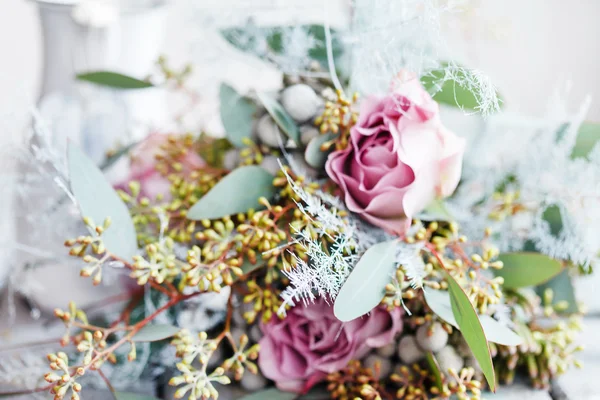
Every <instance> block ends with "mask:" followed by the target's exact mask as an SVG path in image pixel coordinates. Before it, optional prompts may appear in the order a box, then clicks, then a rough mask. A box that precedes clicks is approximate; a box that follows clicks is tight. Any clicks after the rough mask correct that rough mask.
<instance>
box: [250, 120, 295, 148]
mask: <svg viewBox="0 0 600 400" xmlns="http://www.w3.org/2000/svg"><path fill="white" fill-rule="evenodd" d="M256 133H257V136H258V139H259V140H260V142H261V143H262V144H265V145H267V146H269V147H274V148H279V147H280V146H281V145H285V142H286V140H287V139H286V138H285V136H283V134H282V133H281V132H280V131H279V127H278V126H277V124H276V123H275V121H273V118H271V116H270V115H269V114H265V115H263V116H262V117H261V118H260V120H258V124H257V126H256Z"/></svg>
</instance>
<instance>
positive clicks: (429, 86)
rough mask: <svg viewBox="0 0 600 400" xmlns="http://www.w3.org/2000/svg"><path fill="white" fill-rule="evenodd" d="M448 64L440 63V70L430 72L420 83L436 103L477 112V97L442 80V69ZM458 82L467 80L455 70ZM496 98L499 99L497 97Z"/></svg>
mask: <svg viewBox="0 0 600 400" xmlns="http://www.w3.org/2000/svg"><path fill="white" fill-rule="evenodd" d="M447 66H448V63H442V66H441V68H440V69H437V70H433V71H430V72H429V73H428V74H426V75H424V76H423V77H421V83H422V84H423V87H425V89H426V90H427V91H428V92H430V93H432V97H433V99H434V100H435V101H437V102H438V103H443V104H446V105H449V106H452V107H459V108H462V109H466V110H478V109H479V101H477V96H475V93H473V92H472V91H471V90H469V89H468V88H466V87H463V86H461V85H460V84H459V83H458V82H457V81H456V80H444V77H445V72H444V68H446V67H447ZM456 74H458V75H459V76H458V77H459V80H460V81H462V80H463V79H467V78H468V77H467V76H465V72H464V71H461V70H459V69H458V68H457V69H456ZM498 97H500V96H499V95H498Z"/></svg>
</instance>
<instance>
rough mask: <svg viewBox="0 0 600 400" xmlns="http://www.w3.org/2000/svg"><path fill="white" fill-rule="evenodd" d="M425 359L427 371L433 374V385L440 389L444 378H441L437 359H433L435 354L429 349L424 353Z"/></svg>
mask: <svg viewBox="0 0 600 400" xmlns="http://www.w3.org/2000/svg"><path fill="white" fill-rule="evenodd" d="M425 360H426V361H427V366H428V367H429V371H431V373H432V374H433V378H434V382H435V386H437V387H438V389H440V390H441V389H442V387H443V386H444V380H443V378H442V373H441V371H440V365H439V364H438V362H437V360H436V359H435V356H434V355H433V353H432V352H430V351H428V352H427V353H425Z"/></svg>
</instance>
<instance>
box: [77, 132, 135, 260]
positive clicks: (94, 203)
mask: <svg viewBox="0 0 600 400" xmlns="http://www.w3.org/2000/svg"><path fill="white" fill-rule="evenodd" d="M68 165H69V175H70V180H71V190H72V191H73V194H74V195H75V199H76V200H77V203H78V204H79V210H80V211H81V215H82V216H84V217H89V218H91V219H92V220H93V221H94V223H95V224H97V225H102V223H103V222H104V220H105V219H106V218H109V217H110V219H111V225H110V227H109V228H108V229H106V230H105V231H104V233H103V234H102V240H103V242H104V245H105V246H106V249H107V250H108V251H109V252H110V253H111V254H113V255H115V256H116V257H118V258H121V259H123V260H127V261H129V260H131V259H132V258H133V256H135V255H136V254H137V252H138V248H137V237H136V232H135V227H134V225H133V220H132V219H131V215H130V214H129V210H128V209H127V206H126V205H125V203H123V201H122V200H121V198H120V197H119V195H118V194H117V192H115V190H114V189H113V187H112V186H111V185H110V184H109V183H108V181H107V180H106V178H105V177H104V175H103V174H102V171H100V169H99V168H98V167H97V166H96V165H95V164H94V162H93V161H92V160H90V159H89V157H87V156H86V155H85V154H84V153H83V152H82V151H81V150H80V149H79V148H78V147H77V146H75V145H73V144H71V143H69V146H68Z"/></svg>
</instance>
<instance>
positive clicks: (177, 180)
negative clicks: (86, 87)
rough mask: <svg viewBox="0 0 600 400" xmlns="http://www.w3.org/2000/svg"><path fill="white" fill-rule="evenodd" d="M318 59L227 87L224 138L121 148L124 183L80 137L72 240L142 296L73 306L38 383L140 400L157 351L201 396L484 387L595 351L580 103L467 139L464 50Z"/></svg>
mask: <svg viewBox="0 0 600 400" xmlns="http://www.w3.org/2000/svg"><path fill="white" fill-rule="evenodd" d="M310 29H314V28H310ZM310 29H309V31H310ZM231 33H232V32H231V31H230V32H228V34H229V36H228V37H230V38H233V39H231V40H232V42H234V44H235V40H234V39H235V36H231ZM326 33H327V29H325V34H326ZM275 35H279V37H280V39H281V35H282V33H281V32H279V31H276V32H275ZM271 50H273V49H271ZM330 59H331V57H330ZM308 68H309V70H310V71H311V72H313V74H308V75H306V74H305V75H302V74H285V75H284V78H283V85H282V86H283V89H281V90H280V91H278V92H277V93H263V92H260V93H256V92H252V93H249V94H247V95H241V94H239V93H237V91H236V90H235V89H234V88H233V87H231V86H229V85H226V84H222V85H221V88H220V93H219V96H220V101H221V106H220V107H221V108H220V114H221V119H222V122H223V125H224V128H225V131H226V137H225V138H214V137H211V136H208V135H205V134H202V135H197V136H195V135H191V134H163V133H153V134H151V135H150V136H149V137H148V138H147V139H145V140H143V141H142V142H140V143H137V144H134V145H133V146H129V147H127V148H125V149H124V150H123V151H122V152H120V154H117V155H116V156H115V157H119V156H121V157H123V156H127V157H128V159H129V161H128V163H129V175H128V177H127V178H126V179H123V180H122V181H119V182H111V183H109V182H108V180H107V179H106V178H105V176H104V175H103V173H102V171H100V170H99V169H98V167H97V166H96V165H94V163H93V162H92V161H91V160H90V159H89V158H88V157H87V156H86V155H85V154H83V153H82V152H81V150H79V149H78V148H77V147H76V146H74V145H70V146H69V148H68V157H67V159H68V172H69V189H68V193H69V196H70V198H72V199H73V201H74V202H76V204H77V205H78V207H79V210H80V212H81V216H82V217H83V225H82V228H85V229H83V230H82V234H81V235H80V236H77V237H74V238H68V239H67V240H66V242H65V246H66V247H67V248H68V252H69V254H70V255H71V256H73V257H78V258H80V259H81V263H82V265H83V266H82V268H81V276H82V277H85V278H89V279H91V280H92V282H93V284H95V285H100V284H102V281H103V279H105V276H107V275H116V279H117V280H116V282H117V283H118V284H121V285H122V286H123V287H124V288H126V290H127V293H128V297H127V300H126V303H125V305H124V307H123V309H122V311H120V312H118V313H117V314H116V315H111V314H110V313H109V314H104V315H102V316H100V317H98V316H96V317H95V319H94V318H91V317H89V316H88V315H87V314H86V312H85V310H83V309H80V308H79V307H78V305H77V304H75V303H71V304H69V306H68V307H67V308H65V309H57V310H55V312H54V314H55V316H56V317H57V318H58V319H60V320H61V321H62V322H63V323H64V326H65V328H66V331H65V333H64V336H63V337H62V340H61V342H60V344H61V345H62V346H64V347H65V349H64V350H63V351H58V352H52V353H50V354H48V357H47V358H48V371H49V372H48V373H46V375H45V376H44V379H45V381H46V382H47V383H46V384H45V385H44V386H40V387H38V388H37V389H36V390H37V391H43V390H48V391H50V392H51V393H52V394H53V395H54V398H55V399H58V400H60V399H63V398H69V397H70V398H71V399H73V400H77V399H79V398H80V396H81V395H80V393H81V392H82V390H85V389H83V388H82V384H83V383H85V381H86V379H88V378H89V376H90V375H92V374H94V373H96V374H99V376H100V378H101V379H102V381H104V382H105V384H106V385H107V386H108V388H109V389H110V390H111V391H112V392H113V394H114V396H115V398H117V399H118V400H125V399H133V398H137V397H132V396H134V395H132V394H127V393H124V392H119V391H116V390H115V389H114V388H113V386H112V385H111V383H110V381H111V379H112V377H113V376H114V377H118V375H119V374H120V372H119V371H123V370H125V369H126V368H127V366H128V365H130V364H135V363H136V362H139V358H140V357H141V356H140V352H141V353H142V355H143V357H142V358H143V361H142V370H144V369H153V368H154V369H157V368H158V371H159V372H160V373H167V372H169V371H171V373H172V377H171V378H170V380H169V384H170V385H171V386H173V387H174V388H175V389H174V390H175V391H174V394H173V396H174V398H177V399H179V398H187V399H190V400H196V399H209V398H213V399H216V398H218V397H219V391H226V390H227V386H225V385H238V386H241V387H242V388H243V389H244V390H245V391H246V392H255V394H250V395H248V399H250V398H261V399H292V398H298V399H302V398H306V399H308V398H311V399H316V398H334V399H357V398H360V399H365V400H371V399H396V398H398V399H400V398H406V399H428V398H436V399H450V398H459V399H478V398H481V397H482V395H483V393H484V391H485V390H490V391H496V390H497V389H498V386H499V385H503V384H510V383H512V382H513V380H514V379H515V376H516V375H517V374H522V375H523V376H528V377H529V380H530V382H531V384H532V385H533V386H534V387H536V388H547V387H548V386H549V384H550V382H551V380H552V379H553V378H555V377H556V376H558V375H560V374H562V373H564V372H565V371H567V370H568V369H569V368H571V367H572V366H575V367H580V363H579V362H578V361H577V359H576V354H577V352H578V351H580V350H581V347H580V346H578V345H577V343H576V342H575V339H574V334H575V333H576V332H577V331H579V330H580V329H581V315H582V312H583V309H582V307H581V306H580V305H579V304H577V302H576V301H575V297H574V293H573V286H572V283H571V278H572V277H573V276H575V275H580V274H585V273H588V272H589V271H590V270H591V268H592V266H593V265H594V264H595V263H596V262H597V257H598V253H597V250H596V249H595V248H594V247H593V243H589V241H586V239H585V238H586V227H587V226H589V224H590V223H591V222H590V218H593V217H594V215H592V216H590V214H589V213H588V212H589V211H590V210H591V209H593V208H594V204H597V194H596V195H593V197H589V196H588V194H589V193H590V191H589V190H586V188H587V189H589V186H588V183H589V182H599V181H600V180H599V179H598V171H599V169H598V160H600V158H598V154H599V153H598V147H595V148H594V150H592V151H591V152H589V149H588V151H587V152H585V151H583V150H582V146H581V144H580V142H579V141H580V140H586V139H585V138H584V139H581V138H580V139H577V133H578V132H579V127H580V125H581V122H582V121H581V115H577V116H575V117H573V118H571V119H565V120H563V121H561V123H560V125H559V129H558V130H556V129H555V128H556V126H555V125H552V124H548V126H542V127H539V126H536V127H535V129H531V132H532V133H531V134H529V133H526V132H523V131H521V130H519V132H518V135H517V136H515V135H513V136H510V132H511V131H510V129H508V128H507V125H509V124H508V123H506V122H504V121H500V122H499V123H494V121H489V125H488V127H487V128H486V130H487V132H485V134H482V135H481V137H479V138H477V139H476V140H475V141H474V142H471V143H467V141H466V140H465V138H463V137H461V136H459V135H457V134H456V133H454V132H453V131H452V130H451V129H450V128H448V126H447V125H446V124H445V122H444V118H443V117H442V116H441V115H440V103H444V104H448V103H450V104H453V105H456V104H457V103H458V104H459V105H460V106H462V107H463V108H473V109H476V108H477V107H479V105H481V102H480V101H478V99H479V100H480V98H479V97H478V96H479V94H478V93H477V92H476V91H475V90H474V88H473V87H472V86H470V82H473V81H474V79H475V78H473V76H475V77H477V76H478V75H473V74H471V75H469V74H470V72H469V71H468V70H466V69H463V68H461V67H458V66H457V65H456V64H454V63H449V64H440V65H439V66H438V68H437V69H433V70H429V71H427V72H425V73H422V74H420V75H419V74H416V73H414V72H412V71H409V70H407V69H400V70H398V71H396V73H395V74H394V75H391V76H389V88H388V90H387V92H385V93H383V94H370V93H361V94H360V96H359V95H358V94H356V93H349V92H347V91H346V90H344V89H342V87H341V85H339V82H337V78H336V79H333V80H332V79H330V78H329V74H328V73H323V71H324V70H323V65H322V64H319V63H318V62H313V63H311V64H310V65H309V66H308ZM115 77H118V76H117V74H113V73H108V72H103V73H95V74H90V75H88V76H85V77H83V79H87V80H91V81H95V82H96V83H101V84H108V85H110V82H111V79H113V78H115ZM118 78H119V80H118V81H119V82H123V80H122V79H121V78H122V77H118ZM128 79H130V80H133V78H128ZM336 86H338V87H337V88H336ZM492 103H493V104H495V105H494V107H496V106H497V107H499V104H500V102H499V101H498V98H497V97H495V100H493V101H492ZM488 105H489V104H488ZM490 120H491V118H490ZM502 132H504V133H502ZM504 134H505V135H504ZM502 135H504V136H502ZM499 137H500V138H501V139H499ZM511 137H512V138H516V137H519V142H510V143H508V144H509V146H508V147H507V145H506V142H507V141H508V140H509V138H511ZM533 142H535V143H536V145H537V146H538V151H537V152H535V153H529V155H528V157H526V158H521V157H517V156H513V157H510V153H511V151H512V150H514V148H513V147H514V146H515V145H517V146H518V145H521V146H526V145H528V144H531V143H533ZM502 143H505V144H504V145H502ZM482 149H486V151H487V153H483V152H482ZM498 161H501V162H502V163H503V164H502V165H501V166H500V167H499V166H498V164H497V162H498ZM559 170H561V172H562V173H559V172H558V171H559ZM568 183H569V184H571V185H574V186H573V187H577V188H579V189H581V190H580V191H579V190H578V191H570V192H569V193H564V191H563V192H561V191H559V190H558V189H559V188H564V187H566V185H567V184H568ZM562 185H565V186H562ZM596 214H597V211H596ZM583 215H585V217H584V218H582V216H583ZM596 218H597V216H596ZM581 221H583V223H582V222H581ZM113 278H114V276H113ZM113 282H114V279H113ZM211 296H212V297H211ZM148 302H150V303H151V304H152V307H151V309H150V310H149V309H148V307H147V305H148ZM207 303H210V304H213V305H216V306H215V308H214V309H213V311H212V312H211V313H209V314H210V315H209V314H203V315H202V316H201V317H199V316H198V315H196V314H194V312H193V310H194V305H195V304H196V305H197V304H207ZM111 317H112V318H111ZM107 369H110V371H111V374H110V376H107V374H106V373H105V372H103V371H106V370H107ZM140 374H141V372H140ZM236 382H240V383H236ZM499 390H501V389H499Z"/></svg>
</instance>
